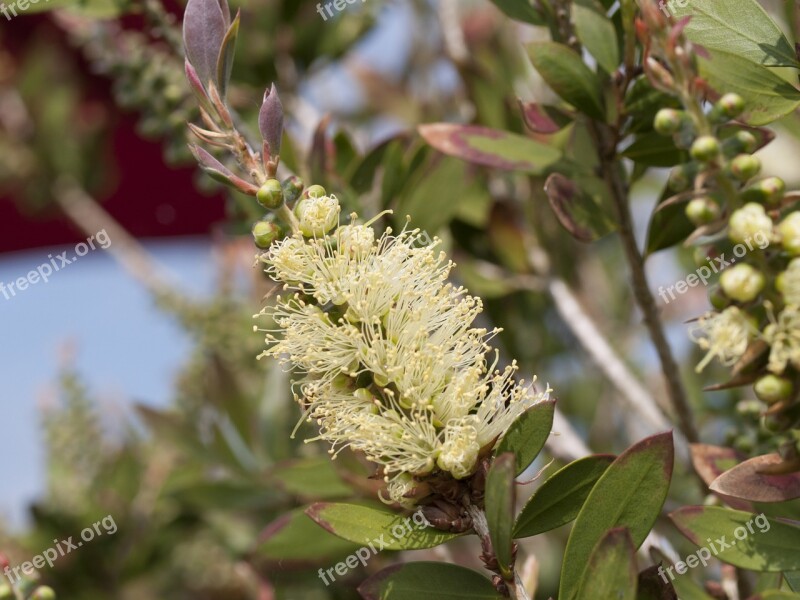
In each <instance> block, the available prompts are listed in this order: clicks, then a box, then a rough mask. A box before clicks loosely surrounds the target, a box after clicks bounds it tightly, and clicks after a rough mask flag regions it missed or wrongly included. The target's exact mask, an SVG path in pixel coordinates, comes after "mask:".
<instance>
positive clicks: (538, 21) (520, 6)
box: [492, 0, 545, 25]
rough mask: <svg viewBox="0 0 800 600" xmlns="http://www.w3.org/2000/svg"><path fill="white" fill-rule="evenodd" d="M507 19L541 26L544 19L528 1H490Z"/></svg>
mask: <svg viewBox="0 0 800 600" xmlns="http://www.w3.org/2000/svg"><path fill="white" fill-rule="evenodd" d="M492 4H494V5H495V6H496V7H497V8H499V9H500V10H501V11H503V14H505V15H506V16H507V17H509V18H511V19H514V20H515V21H522V22H523V23H529V24H530V25H543V24H544V22H545V21H544V17H543V16H542V14H541V13H540V12H539V11H538V10H537V9H535V8H534V7H533V5H532V4H531V3H530V1H529V0H492Z"/></svg>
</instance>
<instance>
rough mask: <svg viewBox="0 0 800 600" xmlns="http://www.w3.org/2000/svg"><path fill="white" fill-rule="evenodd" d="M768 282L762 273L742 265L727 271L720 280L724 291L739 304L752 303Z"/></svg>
mask: <svg viewBox="0 0 800 600" xmlns="http://www.w3.org/2000/svg"><path fill="white" fill-rule="evenodd" d="M765 283H766V280H765V278H764V275H763V273H761V271H758V270H756V269H755V268H753V267H751V266H750V265H746V264H742V265H736V266H735V267H731V268H730V269H727V270H725V271H724V272H723V273H722V275H721V276H720V278H719V284H720V286H721V287H722V291H723V292H725V295H726V296H728V298H732V299H733V300H736V301H737V302H750V301H751V300H754V299H755V298H756V296H758V295H759V294H760V293H761V290H763V289H764V284H765Z"/></svg>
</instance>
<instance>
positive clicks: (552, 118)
mask: <svg viewBox="0 0 800 600" xmlns="http://www.w3.org/2000/svg"><path fill="white" fill-rule="evenodd" d="M517 102H518V103H519V108H520V111H521V112H522V120H523V121H525V126H526V127H527V128H528V129H530V130H531V131H532V132H533V133H542V134H545V135H549V134H551V133H556V132H558V131H561V130H562V129H564V127H566V126H567V125H569V124H570V123H572V118H570V116H569V115H567V114H566V113H564V112H562V111H560V110H559V109H557V108H556V107H554V106H547V105H545V104H539V103H537V102H524V101H523V100H520V99H518V100H517Z"/></svg>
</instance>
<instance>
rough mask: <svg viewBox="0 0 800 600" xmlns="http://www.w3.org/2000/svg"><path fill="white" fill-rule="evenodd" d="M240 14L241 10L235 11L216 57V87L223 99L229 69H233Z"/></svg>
mask: <svg viewBox="0 0 800 600" xmlns="http://www.w3.org/2000/svg"><path fill="white" fill-rule="evenodd" d="M240 15H241V11H237V12H236V18H235V19H234V20H233V23H231V26H230V28H229V29H228V32H227V33H226V34H225V37H224V38H223V40H222V46H221V47H220V50H219V56H218V57H217V89H219V95H220V97H221V98H222V99H223V100H224V99H225V92H226V91H227V90H228V82H229V81H230V79H231V71H232V70H233V58H234V56H235V55H236V38H237V37H238V36H239V17H240Z"/></svg>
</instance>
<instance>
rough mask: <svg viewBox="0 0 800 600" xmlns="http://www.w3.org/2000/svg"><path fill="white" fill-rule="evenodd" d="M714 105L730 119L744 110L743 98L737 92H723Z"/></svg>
mask: <svg viewBox="0 0 800 600" xmlns="http://www.w3.org/2000/svg"><path fill="white" fill-rule="evenodd" d="M716 106H718V107H719V110H720V112H721V113H722V114H723V115H725V116H726V117H728V118H730V119H735V118H736V117H738V116H739V115H740V114H742V113H743V112H744V108H745V107H744V99H743V98H742V97H741V96H740V95H739V94H725V95H724V96H723V97H722V98H720V99H719V101H718V102H717V104H716Z"/></svg>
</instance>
